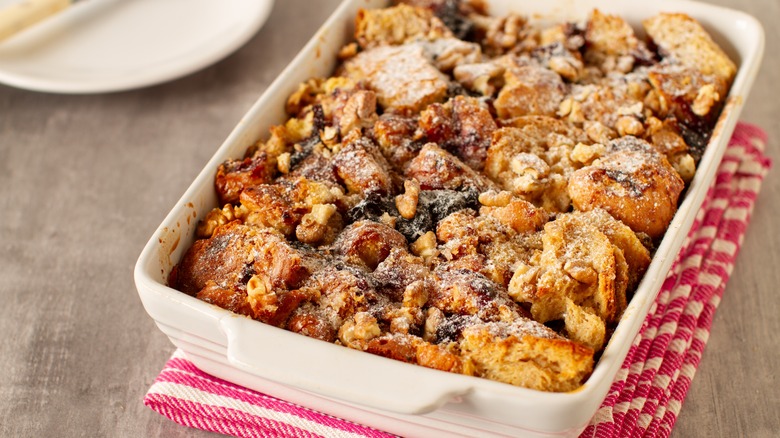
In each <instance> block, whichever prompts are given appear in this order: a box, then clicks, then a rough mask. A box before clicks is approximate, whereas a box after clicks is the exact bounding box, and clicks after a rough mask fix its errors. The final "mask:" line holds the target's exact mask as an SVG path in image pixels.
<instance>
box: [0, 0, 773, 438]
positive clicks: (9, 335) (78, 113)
mask: <svg viewBox="0 0 780 438" xmlns="http://www.w3.org/2000/svg"><path fill="white" fill-rule="evenodd" d="M711 1H712V2H713V3H717V4H722V5H724V6H731V7H735V8H739V9H742V10H745V11H747V12H749V13H751V14H753V15H754V16H756V17H758V18H759V20H761V21H762V22H763V24H764V27H765V30H766V32H767V50H766V56H765V60H764V64H763V67H762V69H761V72H760V73H759V76H758V80H757V82H756V84H755V87H754V89H753V93H752V94H751V96H750V98H749V100H748V101H747V103H746V107H745V110H744V112H743V116H742V119H743V120H745V121H749V122H753V123H756V124H758V125H760V126H762V127H763V128H764V129H765V130H767V131H768V133H769V138H770V145H769V150H768V153H769V155H770V156H772V157H773V158H774V160H775V161H776V162H778V156H780V153H779V149H778V147H780V124H778V123H777V122H776V118H777V117H778V116H780V93H778V91H777V90H778V88H777V87H778V85H777V84H778V83H780V57H778V55H779V54H780V31H778V26H777V23H780V2H778V1H777V0H711ZM337 3H338V1H337V0H328V1H318V2H308V1H304V0H280V1H277V2H276V6H275V8H274V10H273V13H272V16H271V18H270V20H269V21H268V23H267V24H266V26H265V27H264V28H263V29H262V30H261V31H260V32H259V33H258V34H257V35H256V36H255V37H254V38H253V39H252V40H251V41H250V42H249V43H248V44H247V45H246V46H244V47H243V48H241V49H240V50H238V51H237V52H236V53H234V54H233V55H231V56H229V57H228V58H226V59H225V60H223V61H221V62H219V63H218V64H216V65H214V66H212V67H209V68H207V69H205V70H203V71H200V72H198V73H195V74H192V75H190V76H187V77H185V78H183V79H179V80H176V81H174V82H170V83H167V84H164V85H159V86H155V87H152V88H147V89H142V90H137V91H130V92H122V93H113V94H104V95H91V96H89V95H88V96H68V95H54V94H45V93H36V92H31V91H23V90H17V89H14V88H10V87H6V86H2V85H0V436H23V437H27V436H166V437H176V436H199V435H204V436H205V435H207V434H206V433H205V432H196V431H194V430H191V429H187V428H184V427H182V426H178V425H176V424H175V423H173V422H172V421H170V420H168V419H166V418H163V417H162V416H160V415H158V414H156V413H154V412H152V411H151V410H149V409H148V408H146V407H144V406H143V404H142V402H141V400H142V398H143V396H144V393H145V392H146V390H147V389H148V387H149V386H150V385H151V383H152V381H153V380H154V378H155V376H156V375H157V373H158V372H159V370H160V369H161V368H162V366H163V364H164V363H165V361H166V360H167V358H168V357H169V355H170V354H171V353H172V351H173V346H172V344H171V343H170V342H169V341H168V339H167V338H166V337H165V336H164V335H163V334H162V333H161V332H160V331H158V330H157V329H156V327H155V326H154V324H153V323H152V320H151V319H150V318H149V317H148V316H147V315H146V313H145V312H144V310H143V308H142V306H141V303H140V301H139V300H138V297H137V294H136V289H135V286H134V284H133V279H132V269H133V265H134V263H135V260H136V258H137V257H138V254H139V253H140V251H141V248H142V247H143V245H144V244H145V242H146V240H147V239H148V238H149V237H150V236H151V234H152V232H153V231H154V230H155V228H156V227H157V225H159V223H160V222H161V221H162V219H163V217H164V215H165V214H166V213H167V212H168V210H169V209H170V208H171V207H172V206H173V204H174V203H175V202H176V200H177V199H178V198H179V196H180V195H181V194H182V193H183V192H184V190H185V189H186V188H187V186H188V185H189V184H190V182H191V181H192V180H193V179H194V178H195V176H196V174H197V173H198V172H199V171H200V170H201V169H202V167H203V166H204V164H205V163H206V161H207V160H208V159H209V158H210V156H211V155H212V153H213V152H214V150H215V149H216V148H217V146H218V145H219V144H221V142H222V141H223V140H224V139H225V137H226V136H227V134H228V133H229V132H230V130H231V129H232V128H233V126H234V125H235V124H236V122H237V121H238V120H239V119H240V118H241V116H242V115H243V113H244V112H245V111H246V110H247V109H248V108H249V107H250V106H251V105H252V103H253V102H254V101H255V100H256V99H257V97H258V96H259V95H260V93H262V91H263V90H264V89H265V88H266V87H267V86H268V84H269V83H270V82H271V81H272V80H273V79H274V78H275V76H276V75H277V74H278V73H279V72H280V71H281V70H282V68H284V66H285V65H286V64H287V63H288V62H289V61H290V60H291V59H292V57H293V56H294V55H295V53H296V52H297V51H298V49H299V48H300V47H302V46H303V44H304V43H305V42H306V41H307V40H308V39H309V38H310V37H311V35H312V34H313V32H314V30H315V29H316V28H317V27H318V26H319V24H320V23H321V22H323V20H324V19H325V17H326V16H327V15H328V14H329V13H330V12H331V11H332V10H333V8H334V7H335V6H336V4H337ZM304 10H305V11H306V12H305V13H302V12H301V11H304ZM778 195H780V178H778V176H777V173H776V172H773V173H770V174H769V176H768V177H767V179H766V181H765V183H764V187H763V190H762V192H761V195H760V196H759V199H758V203H757V206H756V209H755V212H754V216H753V220H752V223H751V225H750V227H749V229H748V232H747V236H746V238H745V242H744V247H743V249H742V252H741V253H740V255H739V258H738V260H737V265H736V268H735V270H734V273H733V275H732V278H731V280H730V282H729V284H728V286H727V288H726V291H725V296H724V298H723V301H722V302H721V304H720V307H719V309H718V312H717V314H716V316H715V320H714V324H713V328H712V333H711V336H710V339H709V343H708V345H707V348H706V350H705V352H704V357H703V360H702V363H701V367H700V368H699V370H698V372H697V373H696V377H695V379H694V381H693V384H692V386H691V389H690V392H689V394H688V396H687V398H686V401H685V404H684V405H683V408H682V413H681V415H680V418H679V420H678V422H677V425H676V427H675V431H674V434H675V435H676V436H679V437H687V436H722V437H734V436H753V437H755V436H759V437H760V436H767V437H768V436H776V434H777V433H778V431H780V396H778V395H777V394H778V392H777V383H778V379H777V376H776V372H777V370H778V368H777V364H778V363H780V348H778V343H777V341H776V339H775V338H774V336H775V334H776V333H778V332H780V316H779V315H780V305H779V304H778V295H779V294H778V293H777V289H776V287H777V285H778V284H780V269H778V266H780V234H778V233H777V232H776V231H775V228H774V226H773V223H774V220H775V218H777V217H780V197H779V196H778Z"/></svg>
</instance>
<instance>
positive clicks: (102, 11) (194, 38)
mask: <svg viewBox="0 0 780 438" xmlns="http://www.w3.org/2000/svg"><path fill="white" fill-rule="evenodd" d="M18 1H20V0H0V7H5V6H8V5H10V4H13V3H15V2H18ZM273 3H274V2H273V0H86V1H83V2H79V3H77V4H75V5H74V6H72V7H70V8H69V9H67V10H65V11H64V12H62V13H60V14H59V15H57V16H55V17H52V18H51V19H49V20H46V21H44V22H42V23H40V24H38V25H36V26H34V27H32V28H29V29H27V30H25V31H24V32H21V33H19V34H17V35H14V36H13V37H11V38H9V39H8V40H6V41H4V42H1V43H0V82H2V83H5V84H8V85H12V86H15V87H19V88H26V89H30V90H37V91H49V92H56V93H100V92H109V91H121V90H128V89H132V88H138V87H144V86H148V85H153V84H157V83H160V82H164V81H168V80H171V79H175V78H178V77H181V76H184V75H186V74H189V73H192V72H194V71H197V70H199V69H201V68H203V67H206V66H208V65H210V64H213V63H214V62H217V61H219V60H220V59H222V58H224V57H225V56H227V55H228V54H230V53H232V52H233V51H235V50H236V49H238V48H239V47H241V46H242V45H243V44H244V43H246V42H247V41H248V40H249V39H250V38H251V37H252V36H253V35H254V34H255V33H256V32H257V31H258V30H259V29H260V27H261V26H262V25H263V23H265V21H266V19H267V18H268V14H269V13H270V11H271V7H272V6H273Z"/></svg>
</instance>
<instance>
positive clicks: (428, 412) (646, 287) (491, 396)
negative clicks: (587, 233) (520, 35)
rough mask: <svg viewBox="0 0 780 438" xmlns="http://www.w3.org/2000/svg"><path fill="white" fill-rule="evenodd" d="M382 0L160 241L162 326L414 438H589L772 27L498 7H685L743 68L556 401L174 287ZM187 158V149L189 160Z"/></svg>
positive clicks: (344, 19)
mask: <svg viewBox="0 0 780 438" xmlns="http://www.w3.org/2000/svg"><path fill="white" fill-rule="evenodd" d="M387 3H388V2H387V1H382V0H347V1H345V2H343V3H342V4H341V5H340V7H339V8H338V9H337V10H336V11H335V12H334V13H333V15H332V16H331V17H330V18H329V19H328V21H327V22H326V23H325V24H324V25H323V27H322V28H321V29H319V31H318V32H317V33H316V34H315V36H314V37H313V38H312V39H311V41H310V42H309V43H308V44H307V45H306V46H305V47H304V48H303V50H302V51H301V52H300V54H299V55H298V56H297V57H296V58H295V59H294V60H293V61H292V63H291V64H290V65H289V66H288V67H287V69H286V70H284V72H283V73H282V74H281V75H280V76H279V78H277V80H276V81H274V82H273V84H272V85H271V86H270V87H269V88H268V90H267V91H266V92H265V93H264V94H263V95H262V96H261V97H260V98H259V100H258V101H257V102H256V103H255V105H254V106H253V107H252V108H251V109H250V110H249V112H248V113H247V114H246V115H245V116H244V118H243V119H242V120H241V121H240V122H239V123H238V125H237V126H236V128H235V129H234V130H233V132H232V133H231V134H230V136H229V137H228V138H227V140H226V141H225V142H224V143H223V144H222V146H221V147H220V148H219V149H218V150H217V151H216V153H215V154H214V156H213V157H212V159H211V160H210V161H209V162H208V164H206V166H205V168H204V170H203V171H202V172H201V173H200V174H199V175H198V177H197V178H196V179H195V181H194V182H193V183H192V185H191V186H190V187H189V189H187V191H186V192H185V193H184V195H183V196H182V198H181V199H180V200H179V201H178V202H177V203H176V205H175V206H174V207H173V209H172V211H171V212H170V213H169V214H168V216H167V217H166V218H165V220H164V221H163V223H162V224H161V225H160V227H159V228H158V229H157V231H156V232H155V233H154V235H153V236H152V237H151V239H150V240H149V242H148V243H147V245H146V247H145V248H144V250H143V252H142V253H141V255H140V257H139V259H138V262H137V264H136V266H135V273H134V274H135V282H136V286H137V288H138V293H139V295H140V297H141V300H142V302H143V305H144V307H145V309H146V311H147V312H148V313H149V315H150V316H151V317H152V318H153V319H154V320H155V322H156V323H157V326H158V327H159V328H160V330H162V331H163V332H164V333H165V334H166V335H167V336H168V337H169V338H170V339H171V341H172V342H173V343H174V344H175V345H176V346H177V347H179V348H181V349H182V350H184V352H185V353H186V354H187V357H188V358H189V359H190V360H192V361H193V362H194V363H195V364H196V365H197V366H198V367H199V368H201V369H203V370H204V371H206V372H208V373H210V374H213V375H215V376H217V377H220V378H223V379H225V380H229V381H232V382H235V383H238V384H241V385H243V386H246V387H249V388H252V389H255V390H258V391H262V392H264V393H267V394H270V395H272V396H275V397H279V398H282V399H284V400H287V401H290V402H294V403H298V404H300V405H303V406H306V407H309V408H313V409H316V410H318V411H321V412H325V413H328V414H332V415H335V416H338V417H341V418H345V419H348V420H352V421H355V422H359V423H363V424H366V425H369V426H373V427H376V428H378V429H382V430H386V431H389V432H393V433H396V434H400V435H404V436H453V435H455V436H457V435H463V436H521V435H522V436H540V437H541V436H577V435H578V434H579V433H580V431H582V430H583V429H584V427H585V426H586V425H587V423H588V421H589V420H590V418H591V417H592V416H593V415H594V414H595V413H596V410H597V409H598V407H599V406H600V404H601V402H602V401H603V399H604V397H605V396H606V393H607V391H608V390H609V388H610V385H611V383H612V381H613V379H614V377H615V375H616V373H617V372H618V370H619V368H620V366H621V364H622V362H623V361H624V359H625V356H626V354H627V352H628V349H629V347H630V345H631V343H632V341H633V339H634V338H635V336H636V335H637V333H638V331H639V329H640V327H641V325H642V322H643V320H644V319H645V316H646V315H647V312H648V309H649V308H650V306H651V304H652V302H653V301H654V299H655V297H656V295H657V294H658V292H659V290H660V288H661V285H662V283H663V281H664V278H665V277H666V274H667V272H668V271H669V268H670V266H671V264H672V262H673V261H674V259H675V256H676V255H677V253H678V251H679V249H680V247H681V246H682V244H683V242H684V240H685V238H686V235H687V233H688V231H689V229H690V227H691V224H692V223H693V220H694V218H695V216H696V212H697V210H698V209H699V207H700V205H701V203H702V201H703V199H704V197H705V195H706V192H707V189H708V188H709V186H710V185H711V183H712V180H713V178H714V176H715V172H716V170H717V166H718V164H719V162H720V160H721V158H722V156H723V153H724V151H725V149H726V146H727V143H728V140H729V138H730V136H731V134H732V131H733V129H734V127H735V125H736V122H737V118H738V116H739V113H740V111H741V109H742V107H743V104H744V102H745V100H746V98H747V95H748V92H749V89H750V86H751V84H752V82H753V79H754V78H755V75H756V73H757V71H758V67H759V64H760V61H761V57H762V55H763V49H764V35H763V30H762V28H761V26H760V24H759V23H758V22H757V21H756V20H755V19H754V18H752V17H750V16H748V15H746V14H744V13H742V12H738V11H734V10H729V9H724V8H720V7H715V6H711V5H706V4H702V3H696V2H687V1H677V0H656V1H653V2H627V1H621V0H613V1H603V0H580V1H574V0H556V1H546V2H540V1H532V0H490V1H487V2H486V4H487V5H488V7H489V11H490V13H491V14H494V15H497V14H506V13H507V12H510V11H514V12H518V13H521V14H523V15H526V16H530V17H534V19H536V20H541V21H544V20H548V19H549V20H550V21H556V22H559V21H561V20H573V21H580V20H583V19H585V18H586V17H587V16H588V14H589V12H590V11H591V10H592V9H593V8H596V7H598V8H599V9H600V10H601V11H603V12H608V13H615V14H619V15H620V16H622V17H624V18H626V19H627V20H628V21H629V23H630V24H631V25H632V26H634V28H635V29H637V31H638V32H640V33H641V31H640V29H641V25H640V22H641V20H642V19H644V18H648V17H650V16H653V15H655V14H657V13H659V12H684V13H687V14H689V15H691V16H693V17H694V18H696V19H697V20H699V21H700V22H701V23H702V25H703V26H704V27H705V28H707V29H708V31H710V33H711V34H712V35H713V38H714V39H715V40H716V42H717V43H718V44H720V45H721V47H723V49H724V50H725V51H726V52H727V53H728V54H729V56H731V58H732V59H734V61H735V62H736V63H737V64H738V65H739V71H738V74H737V76H736V79H735V81H734V84H733V86H732V89H731V93H730V95H729V97H728V101H727V105H726V107H725V109H724V111H723V114H722V115H721V118H720V119H719V121H718V124H717V127H716V129H715V132H714V133H713V136H712V139H711V141H710V144H709V145H708V147H707V150H706V152H705V153H704V156H703V157H702V160H701V162H700V165H699V169H698V171H697V174H696V176H695V178H694V179H693V181H692V183H691V185H690V187H689V189H688V191H687V194H686V195H685V199H684V200H683V202H682V204H681V206H680V209H679V211H678V212H677V214H676V216H675V217H674V219H673V221H672V223H671V225H670V227H669V229H668V231H667V233H666V235H665V237H664V238H663V240H662V242H661V243H660V245H659V247H658V249H657V252H656V254H655V256H654V258H653V261H652V263H651V265H650V267H649V269H648V271H647V274H646V275H645V277H644V279H643V280H642V282H641V284H640V285H639V287H638V289H637V291H636V293H635V295H634V297H633V298H632V300H631V302H630V303H629V305H628V308H627V309H626V311H625V313H624V315H623V317H622V319H621V321H620V323H619V325H618V327H617V329H616V330H615V333H614V335H613V336H612V338H611V340H610V342H609V344H608V345H607V347H606V349H605V351H604V354H603V356H602V357H601V359H600V360H599V361H598V363H597V365H596V366H595V368H594V371H593V374H592V376H591V377H590V378H589V379H588V380H587V382H586V383H585V384H584V385H583V386H582V387H581V388H580V389H578V390H576V391H573V392H570V393H545V392H540V391H535V390H530V389H525V388H518V387H514V386H511V385H507V384H503V383H498V382H494V381H490V380H487V379H481V378H475V377H469V376H464V375H458V374H451V373H446V372H441V371H436V370H432V369H428V368H424V367H421V366H416V365H409V364H406V363H402V362H398V361H394V360H390V359H386V358H383V357H379V356H374V355H371V354H366V353H363V352H359V351H355V350H351V349H349V348H345V347H341V346H337V345H334V344H329V343H326V342H322V341H319V340H315V339H311V338H307V337H305V336H301V335H298V334H295V333H292V332H288V331H285V330H282V329H279V328H276V327H272V326H269V325H265V324H262V323H260V322H257V321H253V320H251V319H249V318H245V317H242V316H238V315H235V314H232V313H230V312H228V311H226V310H223V309H221V308H218V307H216V306H213V305H210V304H207V303H205V302H202V301H200V300H198V299H196V298H193V297H190V296H188V295H186V294H183V293H181V292H179V291H176V290H174V289H171V288H169V287H168V286H167V277H168V274H169V272H170V271H171V268H172V267H173V266H174V265H175V264H176V263H177V262H178V261H179V259H180V257H181V256H182V254H183V252H184V251H185V250H186V249H187V248H188V247H189V246H190V245H191V244H192V242H193V240H194V232H195V227H196V225H197V222H198V220H199V219H201V218H203V217H205V215H206V213H207V212H208V211H209V210H211V209H212V208H213V207H216V206H217V198H216V193H215V191H214V188H213V187H214V186H213V181H214V175H215V171H216V168H217V166H218V165H219V164H220V163H221V162H223V161H224V160H226V159H228V158H237V157H241V156H243V154H244V151H245V149H246V148H247V146H249V145H251V144H252V143H254V142H255V141H257V140H258V139H259V138H262V137H263V136H265V135H267V132H268V128H269V127H270V126H272V125H274V124H279V123H282V122H283V121H284V120H285V119H286V115H285V113H284V106H285V105H284V104H285V102H286V99H287V97H288V96H289V95H290V94H291V93H292V92H293V91H295V89H296V88H297V85H298V84H299V83H300V82H302V81H305V80H307V79H309V78H311V77H315V76H320V77H327V76H328V75H330V74H331V72H332V71H333V69H334V67H335V65H336V57H335V54H336V53H337V51H338V50H339V48H341V47H342V45H344V44H345V43H347V42H349V41H351V40H352V32H353V20H354V16H355V13H356V11H357V10H358V9H359V8H375V7H382V6H386V5H387ZM183 153H186V151H183Z"/></svg>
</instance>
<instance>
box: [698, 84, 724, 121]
mask: <svg viewBox="0 0 780 438" xmlns="http://www.w3.org/2000/svg"><path fill="white" fill-rule="evenodd" d="M719 100H720V94H718V92H717V91H716V90H715V85H713V84H707V85H705V86H703V87H701V88H699V93H698V94H697V95H696V99H695V100H694V101H693V105H691V110H692V111H693V113H694V114H696V115H697V116H702V117H704V116H706V115H707V114H709V113H710V110H711V109H712V107H713V106H714V105H715V103H717V102H718V101H719Z"/></svg>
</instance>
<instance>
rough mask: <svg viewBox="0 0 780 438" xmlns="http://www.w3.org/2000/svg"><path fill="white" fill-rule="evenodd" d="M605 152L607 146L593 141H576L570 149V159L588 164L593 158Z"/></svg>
mask: <svg viewBox="0 0 780 438" xmlns="http://www.w3.org/2000/svg"><path fill="white" fill-rule="evenodd" d="M606 152H607V147H606V146H604V145H603V144H600V143H594V144H592V145H586V144H583V143H577V145H576V146H574V149H572V151H571V159H572V161H576V162H578V163H582V164H584V165H589V164H591V163H592V162H593V160H595V159H597V158H599V157H601V156H603V155H604V154H605V153H606Z"/></svg>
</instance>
